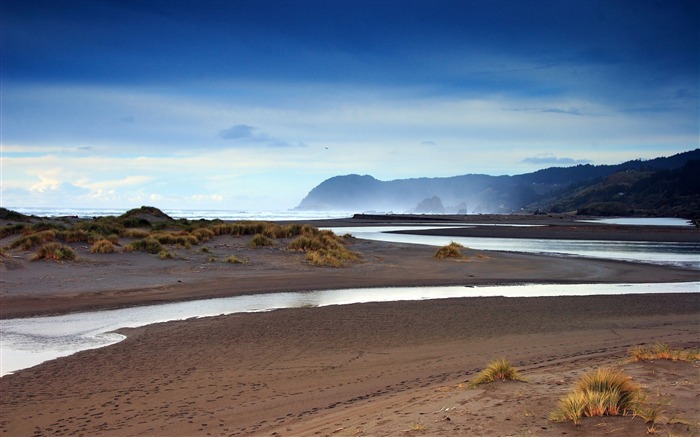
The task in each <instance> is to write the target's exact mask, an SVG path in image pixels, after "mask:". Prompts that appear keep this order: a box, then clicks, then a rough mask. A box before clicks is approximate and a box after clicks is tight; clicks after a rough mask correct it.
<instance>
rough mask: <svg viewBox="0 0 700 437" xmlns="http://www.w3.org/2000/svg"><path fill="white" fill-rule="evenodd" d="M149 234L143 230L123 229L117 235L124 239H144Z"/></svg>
mask: <svg viewBox="0 0 700 437" xmlns="http://www.w3.org/2000/svg"><path fill="white" fill-rule="evenodd" d="M150 234H151V232H150V231H146V230H144V229H124V230H123V231H122V232H121V233H120V234H119V235H121V236H122V237H124V238H146V237H148V236H149V235H150Z"/></svg>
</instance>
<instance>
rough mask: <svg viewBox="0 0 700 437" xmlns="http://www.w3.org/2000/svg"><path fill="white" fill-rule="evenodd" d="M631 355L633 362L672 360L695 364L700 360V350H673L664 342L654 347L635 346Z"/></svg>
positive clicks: (631, 350)
mask: <svg viewBox="0 0 700 437" xmlns="http://www.w3.org/2000/svg"><path fill="white" fill-rule="evenodd" d="M629 354H630V360H632V361H653V360H671V361H687V362H693V361H698V360H700V350H698V349H673V348H671V347H670V346H669V345H668V344H666V343H664V342H663V341H660V342H657V343H655V344H654V345H653V346H635V347H633V348H632V349H630V352H629Z"/></svg>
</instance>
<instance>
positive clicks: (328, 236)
mask: <svg viewBox="0 0 700 437" xmlns="http://www.w3.org/2000/svg"><path fill="white" fill-rule="evenodd" d="M300 232H302V234H301V235H300V236H298V237H297V238H295V239H294V240H292V242H291V243H289V245H288V246H287V249H288V250H295V251H300V252H306V259H307V261H309V262H310V263H311V264H312V265H315V266H330V267H342V266H343V265H345V264H346V263H348V262H352V261H358V260H359V259H360V256H359V254H357V252H353V251H351V250H349V249H348V248H346V247H345V246H344V245H343V238H341V237H338V236H337V235H335V234H334V233H333V232H331V231H320V230H318V229H317V228H314V227H312V226H308V225H304V226H302V227H301V229H300Z"/></svg>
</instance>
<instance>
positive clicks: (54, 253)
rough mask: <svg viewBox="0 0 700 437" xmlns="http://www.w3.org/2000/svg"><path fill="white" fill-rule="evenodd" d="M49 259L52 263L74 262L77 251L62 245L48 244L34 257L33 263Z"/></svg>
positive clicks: (35, 253)
mask: <svg viewBox="0 0 700 437" xmlns="http://www.w3.org/2000/svg"><path fill="white" fill-rule="evenodd" d="M41 259H47V260H52V261H72V260H74V259H75V251H74V250H73V249H72V248H71V247H70V246H66V245H63V244H61V243H46V244H44V245H42V246H41V247H40V248H39V249H37V251H36V252H34V256H33V257H32V261H38V260H41Z"/></svg>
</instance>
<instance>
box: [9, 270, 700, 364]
mask: <svg viewBox="0 0 700 437" xmlns="http://www.w3.org/2000/svg"><path fill="white" fill-rule="evenodd" d="M687 292H691V293H692V292H700V282H692V283H672V284H577V285H552V284H548V285H542V284H528V285H510V286H485V287H464V286H457V287H401V288H366V289H344V290H321V291H313V292H299V293H270V294H259V295H252V296H238V297H229V298H219V299H206V300H198V301H191V302H177V303H168V304H161V305H152V306H142V307H135V308H123V309H118V310H109V311H94V312H85V313H75V314H67V315H63V316H52V317H32V318H25V319H9V320H0V331H1V332H2V339H0V353H1V358H2V359H1V362H2V366H1V369H0V370H1V373H2V375H5V374H7V373H10V372H13V371H16V370H19V369H24V368H27V367H31V366H34V365H37V364H39V363H42V362H44V361H47V360H50V359H54V358H58V357H62V356H66V355H70V354H72V353H75V352H78V351H81V350H87V349H94V348H98V347H102V346H106V345H109V344H113V343H116V342H118V341H120V340H121V339H123V338H124V337H123V336H121V335H119V334H114V333H110V331H114V330H117V329H119V328H129V327H138V326H144V325H149V324H153V323H158V322H166V321H171V320H184V319H187V318H192V317H207V316H215V315H220V314H232V313H241V312H257V311H270V310H274V309H281V308H304V307H316V306H327V305H345V304H352V303H362V302H385V301H399V300H422V299H444V298H453V297H476V296H506V297H534V296H562V295H594V294H626V293H687Z"/></svg>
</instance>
